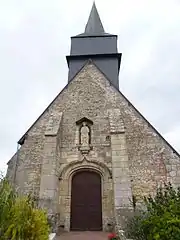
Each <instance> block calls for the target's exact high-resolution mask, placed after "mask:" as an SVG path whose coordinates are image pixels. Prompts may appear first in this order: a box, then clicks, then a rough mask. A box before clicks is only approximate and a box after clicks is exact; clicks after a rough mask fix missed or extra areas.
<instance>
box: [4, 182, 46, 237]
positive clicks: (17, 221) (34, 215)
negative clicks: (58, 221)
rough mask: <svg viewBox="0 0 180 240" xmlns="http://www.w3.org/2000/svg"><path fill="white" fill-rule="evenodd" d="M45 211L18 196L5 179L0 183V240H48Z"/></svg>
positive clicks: (29, 199) (28, 198)
mask: <svg viewBox="0 0 180 240" xmlns="http://www.w3.org/2000/svg"><path fill="white" fill-rule="evenodd" d="M49 230H50V229H49V225H48V220H47V214H46V212H45V211H43V210H40V209H38V208H37V207H36V205H35V204H34V202H33V201H32V199H31V198H30V196H18V195H17V194H15V192H14V190H13V188H12V187H11V185H10V184H9V183H8V181H7V180H6V179H2V180H1V182H0V239H2V240H7V239H11V240H24V239H29V240H48V237H49Z"/></svg>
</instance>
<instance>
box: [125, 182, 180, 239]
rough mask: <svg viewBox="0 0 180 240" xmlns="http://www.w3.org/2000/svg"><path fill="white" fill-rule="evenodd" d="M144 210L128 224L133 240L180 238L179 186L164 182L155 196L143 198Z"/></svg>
mask: <svg viewBox="0 0 180 240" xmlns="http://www.w3.org/2000/svg"><path fill="white" fill-rule="evenodd" d="M144 203H145V206H146V211H141V213H140V214H139V216H135V217H134V218H133V219H132V220H131V221H130V223H129V225H128V231H129V235H130V236H131V237H133V238H134V239H135V240H141V239H144V240H179V239H180V188H178V189H175V188H173V187H172V185H171V184H170V183H169V184H165V185H164V186H163V187H160V188H158V189H157V193H156V196H155V197H154V198H153V197H152V196H149V197H148V198H145V199H144Z"/></svg>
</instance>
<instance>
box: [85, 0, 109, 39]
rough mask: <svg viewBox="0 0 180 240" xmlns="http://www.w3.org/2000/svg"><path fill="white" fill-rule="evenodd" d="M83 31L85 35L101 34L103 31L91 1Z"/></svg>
mask: <svg viewBox="0 0 180 240" xmlns="http://www.w3.org/2000/svg"><path fill="white" fill-rule="evenodd" d="M84 33H85V34H87V35H97V34H98V35H101V34H104V33H105V31H104V27H103V25H102V22H101V19H100V17H99V13H98V11H97V8H96V4H95V2H94V3H93V6H92V9H91V12H90V15H89V19H88V22H87V24H86V27H85V31H84Z"/></svg>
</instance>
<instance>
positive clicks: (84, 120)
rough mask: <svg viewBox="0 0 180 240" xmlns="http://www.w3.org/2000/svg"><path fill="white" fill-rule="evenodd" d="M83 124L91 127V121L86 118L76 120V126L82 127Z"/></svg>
mask: <svg viewBox="0 0 180 240" xmlns="http://www.w3.org/2000/svg"><path fill="white" fill-rule="evenodd" d="M83 122H86V123H87V124H88V125H93V121H91V120H90V119H88V118H86V117H83V118H81V119H80V120H78V121H77V122H76V124H77V125H82V124H83Z"/></svg>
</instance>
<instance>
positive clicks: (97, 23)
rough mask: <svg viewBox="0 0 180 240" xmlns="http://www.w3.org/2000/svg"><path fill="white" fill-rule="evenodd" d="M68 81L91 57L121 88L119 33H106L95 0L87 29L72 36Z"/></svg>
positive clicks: (68, 60) (68, 59) (112, 81)
mask: <svg viewBox="0 0 180 240" xmlns="http://www.w3.org/2000/svg"><path fill="white" fill-rule="evenodd" d="M66 59H67V62H68V67H69V74H68V81H69V82H70V81H71V80H72V79H73V78H74V76H75V75H76V74H77V73H78V72H79V71H80V69H81V68H82V67H83V66H84V64H85V63H86V62H87V61H88V60H89V59H91V60H92V61H93V62H94V64H96V66H97V67H98V68H99V69H100V70H101V71H102V72H103V73H104V74H105V76H107V78H108V79H109V80H110V82H111V83H112V85H113V86H115V87H116V88H117V89H118V88H119V78H118V77H119V70H120V63H121V53H118V49H117V35H114V34H109V33H106V32H105V30H104V27H103V25H102V22H101V19H100V17H99V13H98V11H97V8H96V4H95V2H94V3H93V6H92V9H91V12H90V15H89V19H88V22H87V24H86V26H85V31H84V32H83V33H81V34H78V35H76V36H73V37H71V50H70V55H69V56H67V57H66Z"/></svg>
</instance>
